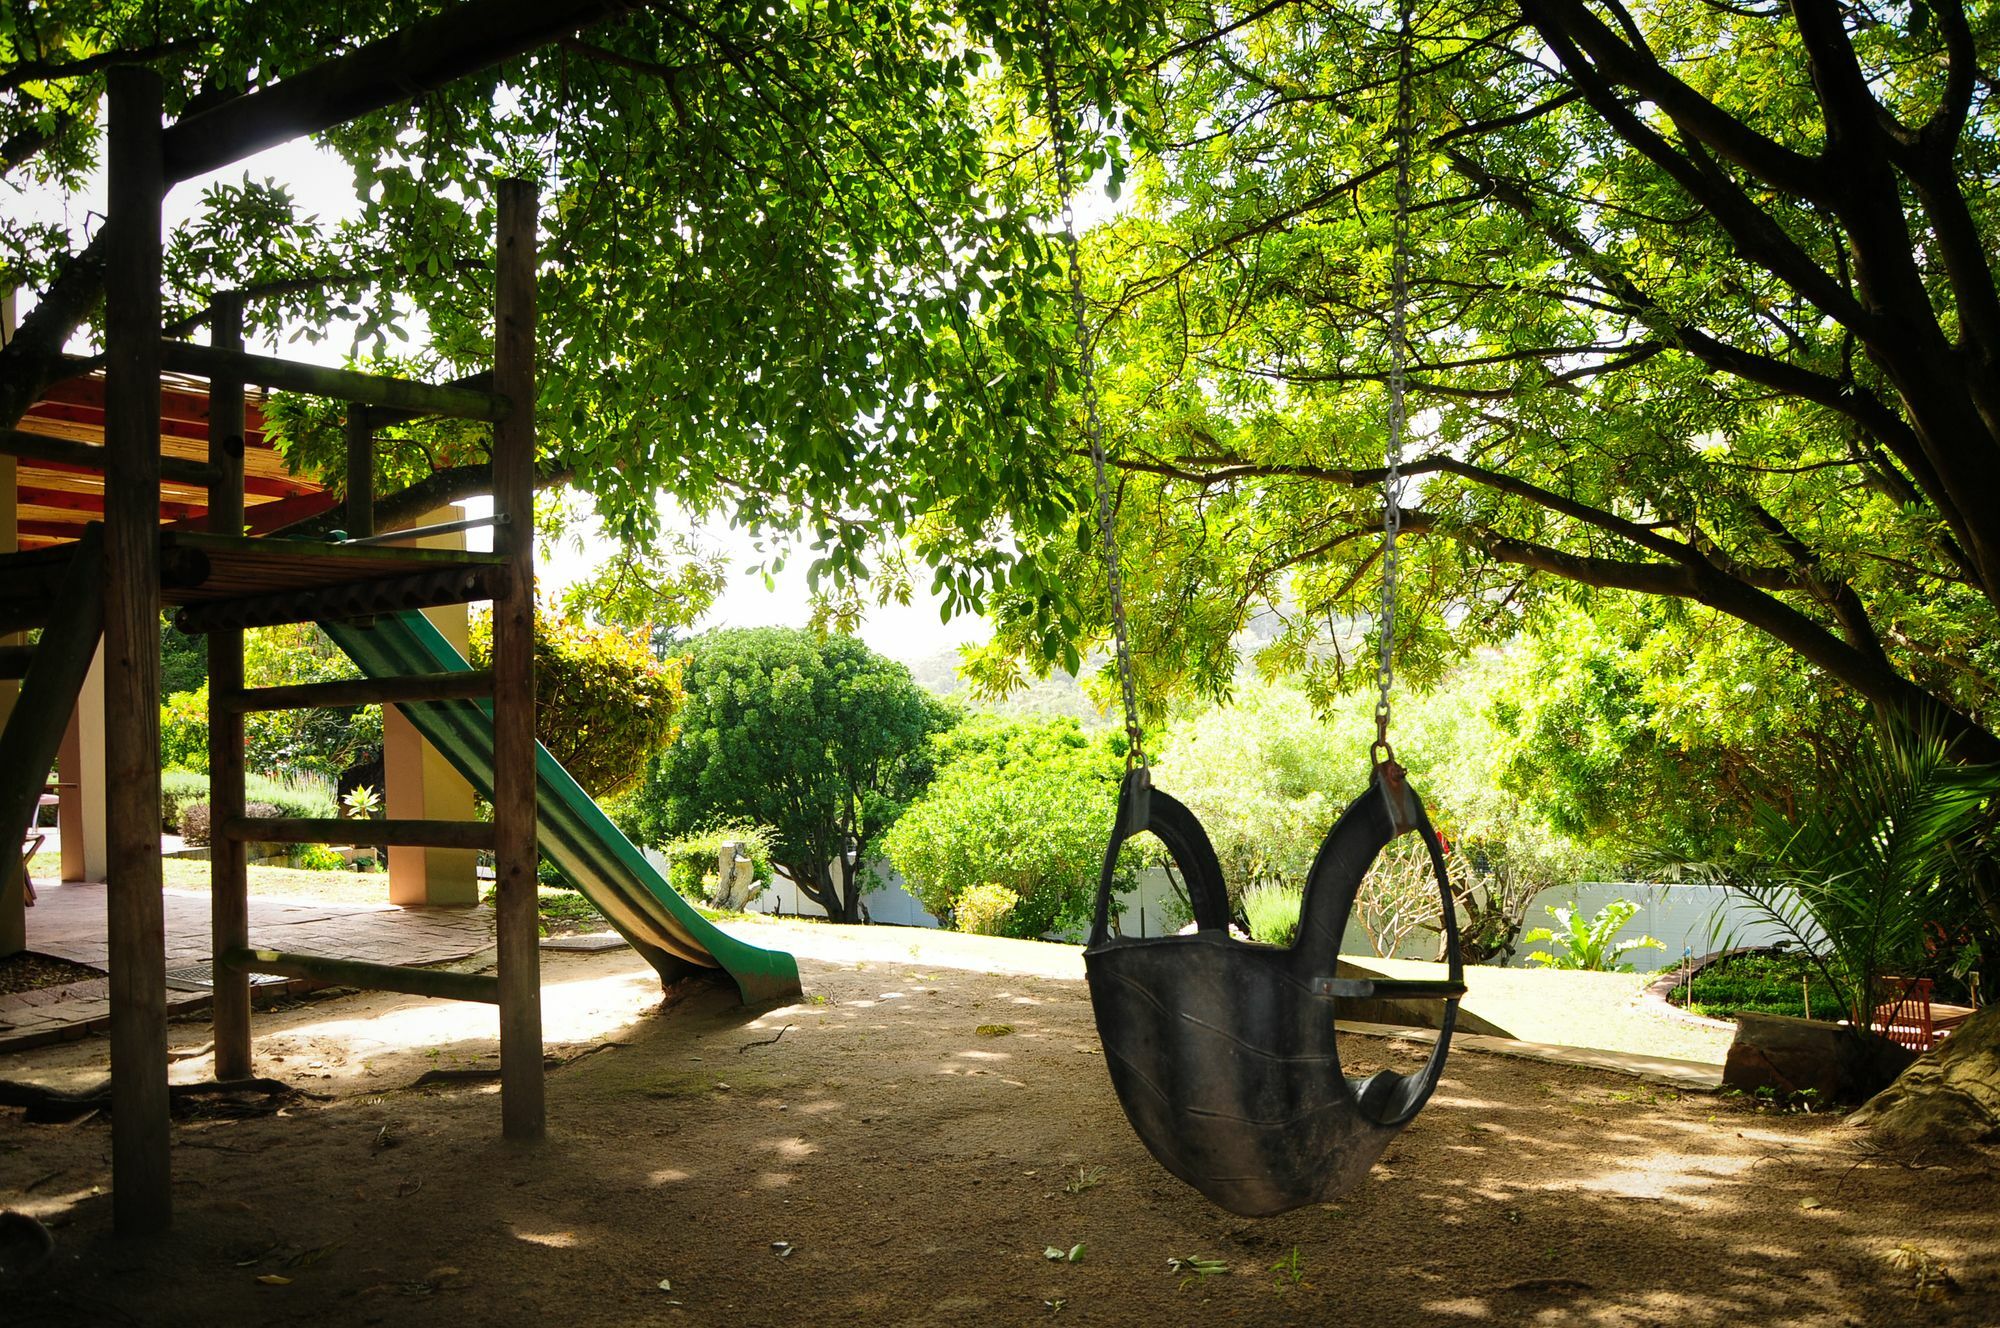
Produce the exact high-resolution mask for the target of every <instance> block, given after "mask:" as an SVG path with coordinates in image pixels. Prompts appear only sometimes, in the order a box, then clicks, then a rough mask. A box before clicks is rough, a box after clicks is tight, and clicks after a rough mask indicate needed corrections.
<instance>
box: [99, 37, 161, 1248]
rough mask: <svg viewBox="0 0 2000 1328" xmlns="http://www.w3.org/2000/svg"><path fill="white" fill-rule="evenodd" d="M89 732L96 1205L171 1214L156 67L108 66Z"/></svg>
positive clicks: (129, 1220)
mask: <svg viewBox="0 0 2000 1328" xmlns="http://www.w3.org/2000/svg"><path fill="white" fill-rule="evenodd" d="M105 77H106V84H107V92H108V101H109V110H108V113H107V114H108V121H109V134H108V137H109V145H108V147H107V149H106V158H107V169H106V175H107V181H108V188H107V193H108V205H107V207H106V212H107V214H108V220H107V221H106V223H105V226H106V229H107V231H108V232H109V235H108V237H107V238H108V241H109V243H108V246H107V247H108V249H109V252H108V254H107V255H106V264H105V274H104V304H105V326H104V358H105V362H106V363H107V364H108V365H109V366H110V368H109V370H108V374H107V379H106V382H105V389H104V396H105V399H104V447H105V461H106V462H107V463H108V464H107V465H106V468H105V497H106V504H105V506H106V511H105V514H104V549H105V573H106V575H105V598H104V728H105V741H104V750H105V762H104V767H105V770H104V773H105V783H106V786H107V787H106V789H105V819H106V827H105V828H106V831H107V834H108V838H109V842H110V863H109V873H110V878H111V879H110V884H109V885H108V886H107V888H106V891H105V893H106V896H107V901H106V902H107V911H108V913H109V927H110V947H109V949H110V967H111V1101H112V1109H111V1182H112V1189H111V1210H112V1222H113V1225H114V1227H115V1228H116V1229H117V1230H118V1232H119V1233H121V1234H130V1235H136V1234H145V1233H150V1232H156V1231H161V1230H164V1229H165V1228H166V1227H167V1226H168V1225H169V1224H170V1223H171V1222H172V1220H173V1180H172V1175H171V1163H170V1161H169V1158H168V1154H167V1140H168V1128H167V1127H168V1119H167V972H166V969H167V963H166V949H165V918H164V900H163V897H162V886H161V877H160V577H159V559H160V538H159V523H160V370H161V366H160V204H161V200H162V199H163V197H164V196H165V190H166V179H165V174H164V171H163V169H162V166H161V161H160V110H161V96H160V76H159V75H158V74H157V73H155V72H154V71H153V70H151V69H148V68H145V67H142V66H137V65H125V66H120V67H117V68H114V69H111V70H109V71H107V73H106V76H105Z"/></svg>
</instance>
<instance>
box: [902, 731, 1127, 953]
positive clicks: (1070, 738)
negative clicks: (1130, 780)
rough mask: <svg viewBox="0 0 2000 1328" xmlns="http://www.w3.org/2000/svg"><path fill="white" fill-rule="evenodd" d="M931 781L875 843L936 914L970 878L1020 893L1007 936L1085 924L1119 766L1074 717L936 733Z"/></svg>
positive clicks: (954, 903)
mask: <svg viewBox="0 0 2000 1328" xmlns="http://www.w3.org/2000/svg"><path fill="white" fill-rule="evenodd" d="M933 750H934V751H935V752H936V753H937V760H938V763H939V769H938V775H937V779H936V780H935V782H933V783H932V784H931V786H930V788H928V789H926V790H925V791H924V793H923V794H922V795H921V796H919V797H918V798H917V799H916V800H915V801H914V802H912V803H911V804H910V806H909V809H908V810H907V811H905V812H904V813H903V817H902V819H901V820H900V821H898V822H897V823H896V825H895V827H894V828H893V829H892V830H890V832H889V834H888V836H887V838H885V839H884V840H883V844H882V847H883V850H884V851H885V852H886V853H887V854H888V855H889V858H890V860H891V861H893V862H894V863H895V864H896V869H897V870H898V871H900V872H902V873H903V876H904V878H905V880H906V881H907V882H908V883H909V890H910V893H912V894H914V895H915V896H916V897H917V898H918V899H919V900H920V901H921V902H922V903H923V906H924V907H925V908H926V909H928V910H930V912H932V913H934V914H936V915H937V916H938V917H945V916H948V915H952V914H955V913H956V912H957V910H958V909H959V908H960V906H961V905H960V900H961V899H963V898H964V896H965V895H966V894H967V893H968V892H969V891H971V890H972V889H974V888H975V887H977V886H981V885H1000V886H1004V887H1006V888H1007V889H1008V890H1009V891H1010V892H1012V893H1013V894H1014V896H1015V897H1016V899H1017V900H1018V901H1019V902H1018V903H1017V904H1016V905H1015V906H1014V908H1013V909H1012V910H1010V911H1008V912H1006V913H1005V914H1004V915H1002V916H1003V917H1004V923H1005V934H1006V935H1009V936H1020V937H1034V936H1040V935H1042V934H1043V933H1044V932H1048V931H1052V930H1056V929H1059V928H1062V927H1066V926H1072V925H1076V924H1080V923H1084V922H1087V921H1088V920H1089V917H1090V912H1091V907H1092V905H1093V904H1094V903H1095V901H1096V897H1097V877H1098V872H1099V869H1100V868H1101V866H1102V865H1103V858H1104V840H1105V836H1106V834H1107V833H1108V832H1109V830H1110V827H1111V820H1112V815H1113V812H1114V810H1115V808H1116V807H1117V803H1118V774H1119V771H1120V769H1121V766H1122V763H1121V761H1120V759H1119V758H1118V756H1117V755H1115V754H1114V753H1113V751H1112V750H1111V747H1110V746H1109V744H1108V743H1107V742H1105V741H1104V740H1102V739H1100V738H1093V737H1091V736H1089V735H1087V734H1085V733H1084V732H1083V731H1082V730H1081V729H1079V728H1078V727H1077V725H1076V724H1075V722H1074V721H1071V720H1054V721H1039V722H1038V721H1025V720H998V719H991V718H975V719H972V720H969V721H967V722H966V723H965V724H964V725H962V726H961V727H960V728H958V729H955V730H952V731H951V732H949V733H946V734H944V735H943V736H941V737H939V738H938V739H936V740H935V741H934V743H933Z"/></svg>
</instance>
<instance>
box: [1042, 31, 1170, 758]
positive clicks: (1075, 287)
mask: <svg viewBox="0 0 2000 1328" xmlns="http://www.w3.org/2000/svg"><path fill="white" fill-rule="evenodd" d="M1042 44H1043V51H1044V57H1043V74H1044V79H1043V83H1044V92H1045V95H1046V97H1047V100H1048V117H1049V141H1050V144H1051V146H1052V147H1053V148H1054V151H1055V170H1056V188H1057V190H1058V191H1059V194H1058V196H1059V197H1060V199H1061V202H1062V225H1063V246H1064V248H1065V250H1067V252H1068V255H1069V301H1070V313H1071V316H1072V318H1073V319H1074V321H1075V324H1076V358H1077V373H1078V374H1079V375H1080V378H1081V381H1080V384H1079V393H1080V395H1081V396H1082V398H1083V409H1084V426H1085V430H1086V432H1087V434H1088V435H1089V438H1090V464H1091V468H1092V487H1093V489H1094V491H1095V493H1096V496H1097V537H1098V540H1099V541H1100V543H1101V545H1102V547H1103V549H1104V567H1105V582H1106V586H1107V588H1108V591H1109V595H1110V600H1111V637H1112V643H1113V649H1114V652H1115V657H1116V659H1117V663H1118V690H1119V693H1120V696H1121V699H1122V700H1123V702H1124V706H1125V741H1126V749H1125V768H1126V769H1127V770H1128V771H1129V770H1135V769H1136V770H1138V771H1140V772H1141V775H1142V777H1143V776H1144V774H1145V773H1146V772H1147V770H1148V769H1149V767H1148V765H1147V763H1146V740H1145V735H1144V733H1143V732H1142V731H1141V729H1140V726H1139V690H1138V686H1137V684H1136V683H1135V682H1134V681H1133V676H1132V641H1131V634H1130V632H1129V631H1128V629H1127V627H1126V623H1125V573H1124V567H1123V564H1122V562H1121V561H1120V559H1119V554H1118V529H1117V522H1116V519H1115V516H1114V513H1113V511H1112V506H1111V484H1110V481H1109V479H1108V478H1107V476H1106V468H1105V462H1104V422H1103V419H1102V417H1101V416H1100V415H1099V413H1098V408H1097V375H1096V368H1095V362H1096V337H1095V336H1094V335H1093V334H1092V332H1091V330H1090V308H1089V303H1088V301H1087V300H1086V299H1085V298H1084V293H1083V259H1082V254H1081V249H1082V246H1081V244H1080V243H1079V241H1078V239H1077V234H1076V209H1075V206H1074V203H1073V201H1072V196H1071V189H1070V180H1069V172H1070V159H1069V135H1068V132H1067V129H1068V119H1067V117H1066V116H1065V114H1064V112H1063V104H1062V94H1061V92H1060V91H1059V90H1058V88H1057V86H1056V47H1055V34H1054V31H1053V28H1052V25H1051V24H1050V22H1049V18H1048V14H1047V11H1046V10H1045V11H1044V12H1043V15H1042Z"/></svg>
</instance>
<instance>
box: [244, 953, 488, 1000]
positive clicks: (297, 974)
mask: <svg viewBox="0 0 2000 1328" xmlns="http://www.w3.org/2000/svg"><path fill="white" fill-rule="evenodd" d="M216 966H217V967H218V968H226V969H229V970H231V971H233V972H237V973H269V974H272V975H274V976H277V977H281V978H302V979H304V980H305V981H307V982H329V983H332V984H333V985H335V986H338V987H360V988H362V989H363V990H366V991H400V992H403V993H405V994H406V995H410V996H436V997H442V998H443V999H445V1000H452V1001H480V1002H483V1003H485V1004H487V1005H498V1004H499V1003H500V979H499V978H498V977H495V976H494V975H493V974H491V973H451V972H446V971H444V970H441V969H435V968H405V967H403V966H402V965H400V964H372V963H369V962H368V961H366V960H363V959H333V958H329V957H327V956H325V955H310V954H297V953H294V952H291V951H286V950H256V949H252V948H250V947H248V946H238V947H236V948H234V949H231V950H228V951H225V952H224V953H223V955H222V958H221V960H220V962H219V963H218V964H217V965H216Z"/></svg>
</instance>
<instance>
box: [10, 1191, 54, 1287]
mask: <svg viewBox="0 0 2000 1328" xmlns="http://www.w3.org/2000/svg"><path fill="white" fill-rule="evenodd" d="M55 1248H56V1241H55V1237H54V1236H51V1235H50V1234H49V1229H48V1228H47V1227H45V1226H43V1225H42V1224H41V1223H40V1222H37V1221H36V1220H35V1219H34V1218H32V1217H29V1216H28V1215H27V1214H26V1213H17V1212H14V1211H13V1210H12V1209H9V1210H8V1211H6V1212H4V1213H0V1281H7V1280H12V1279H17V1278H25V1277H28V1276H29V1275H31V1274H33V1273H37V1272H40V1271H41V1269H42V1266H43V1265H44V1264H46V1263H48V1261H49V1256H50V1255H51V1254H54V1253H55Z"/></svg>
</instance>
